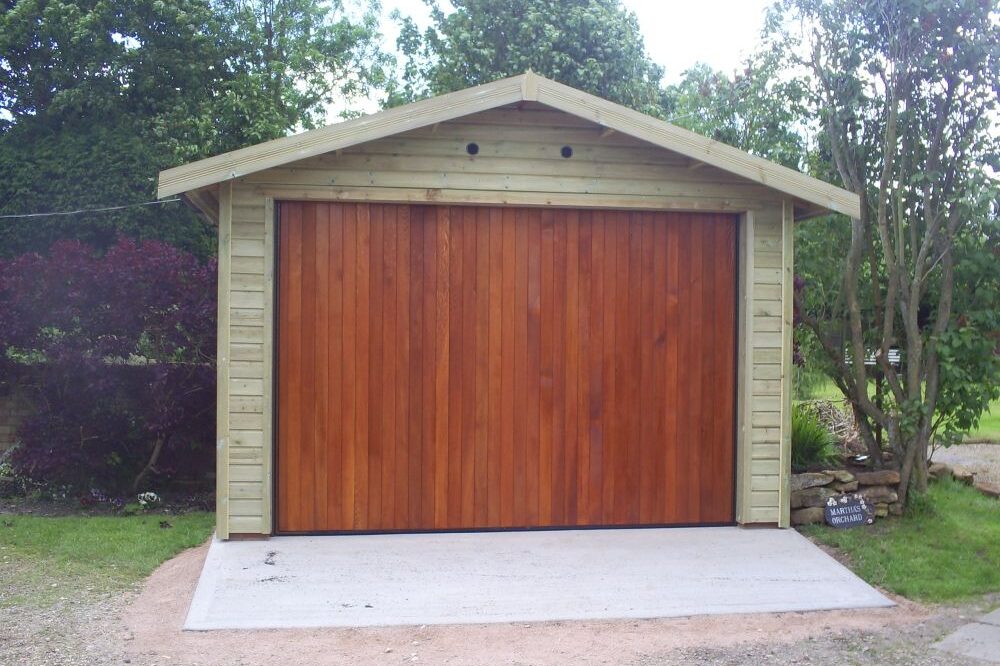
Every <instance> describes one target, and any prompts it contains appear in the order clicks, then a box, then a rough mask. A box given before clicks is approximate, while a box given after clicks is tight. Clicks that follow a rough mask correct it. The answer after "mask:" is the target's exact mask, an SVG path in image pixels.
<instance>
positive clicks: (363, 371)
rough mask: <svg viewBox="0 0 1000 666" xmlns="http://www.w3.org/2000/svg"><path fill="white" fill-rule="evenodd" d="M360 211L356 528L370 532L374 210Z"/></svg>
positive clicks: (358, 217)
mask: <svg viewBox="0 0 1000 666" xmlns="http://www.w3.org/2000/svg"><path fill="white" fill-rule="evenodd" d="M356 211H357V255H356V266H357V288H358V293H357V299H356V300H355V306H356V319H355V322H356V324H357V337H356V342H357V350H358V354H357V368H356V371H357V386H356V387H355V389H354V393H355V396H356V403H357V406H356V418H355V430H354V452H355V453H354V470H355V479H354V521H353V527H354V528H355V529H368V526H369V525H370V524H371V522H370V517H371V513H370V510H369V506H368V479H369V473H368V470H369V466H370V460H369V458H370V456H369V451H370V448H371V430H370V428H369V414H370V413H371V384H370V379H371V377H372V376H373V375H372V371H371V367H372V357H373V352H374V351H377V350H372V345H371V316H372V307H371V249H372V238H371V233H372V225H371V207H370V206H365V205H358V206H357V207H356Z"/></svg>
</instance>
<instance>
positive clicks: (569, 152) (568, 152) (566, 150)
mask: <svg viewBox="0 0 1000 666" xmlns="http://www.w3.org/2000/svg"><path fill="white" fill-rule="evenodd" d="M559 154H560V155H562V156H563V157H565V158H566V159H569V158H571V157H573V148H572V147H570V146H563V147H562V149H561V150H560V151H559Z"/></svg>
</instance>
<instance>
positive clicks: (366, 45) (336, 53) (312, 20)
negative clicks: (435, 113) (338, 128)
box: [213, 0, 391, 149]
mask: <svg viewBox="0 0 1000 666" xmlns="http://www.w3.org/2000/svg"><path fill="white" fill-rule="evenodd" d="M213 5H214V7H215V9H216V11H217V12H218V13H219V15H220V17H221V19H222V21H223V23H224V32H223V35H222V37H223V39H224V43H225V48H226V51H227V60H226V63H227V66H228V67H229V68H231V69H232V72H233V76H232V77H231V80H229V81H227V82H226V84H225V86H224V88H223V90H224V94H223V95H222V97H221V99H220V108H219V111H218V117H219V118H220V120H222V124H221V126H220V128H219V131H220V133H221V134H223V135H230V136H234V137H239V141H240V143H241V144H242V145H247V144H254V143H259V142H261V141H267V140H269V139H273V138H275V137H278V136H281V135H283V134H285V133H286V132H288V131H289V130H293V129H300V128H304V129H312V128H314V127H318V126H321V125H325V124H326V115H327V109H328V107H329V106H331V105H334V104H336V105H339V106H341V107H342V110H343V111H345V112H346V111H347V110H348V109H347V106H348V104H349V103H350V102H351V101H352V100H354V99H356V98H358V97H359V96H364V95H367V94H369V93H370V92H371V91H372V90H373V89H374V88H379V87H381V86H383V85H384V84H385V80H386V73H385V69H386V67H388V65H389V64H390V62H391V58H390V57H389V56H388V55H387V54H385V53H383V52H382V51H381V50H380V49H379V47H378V41H379V37H380V36H379V32H378V3H377V2H372V3H370V4H369V5H367V6H366V7H362V8H361V12H360V16H359V17H358V18H357V19H354V18H352V17H351V16H349V15H348V14H347V12H345V10H344V6H343V3H342V2H341V1H340V0H332V1H329V2H321V1H319V0H278V1H277V2H275V1H273V0H250V1H248V0H214V2H213ZM232 147H238V146H232ZM226 149H229V148H228V147H227V148H226Z"/></svg>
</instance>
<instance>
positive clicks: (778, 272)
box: [217, 110, 791, 539]
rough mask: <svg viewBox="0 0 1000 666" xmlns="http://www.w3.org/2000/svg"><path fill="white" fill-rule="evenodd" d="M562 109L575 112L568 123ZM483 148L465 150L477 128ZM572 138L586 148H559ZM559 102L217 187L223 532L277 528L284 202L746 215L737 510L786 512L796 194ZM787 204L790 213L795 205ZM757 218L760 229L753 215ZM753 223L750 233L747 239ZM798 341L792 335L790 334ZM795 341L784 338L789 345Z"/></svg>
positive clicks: (761, 516)
mask: <svg viewBox="0 0 1000 666" xmlns="http://www.w3.org/2000/svg"><path fill="white" fill-rule="evenodd" d="M560 117H562V118H564V119H565V122H563V120H560ZM473 139H474V140H476V141H477V142H478V146H479V154H478V155H477V157H476V158H475V159H473V158H470V156H469V155H468V154H467V150H466V146H467V144H468V143H470V142H471V141H472V140H473ZM570 144H571V145H572V148H573V151H574V152H573V155H574V156H573V158H572V159H567V158H563V157H561V149H562V147H563V146H566V145H570ZM737 181H738V179H736V178H735V177H733V176H730V175H728V174H724V173H722V172H720V171H718V170H716V169H713V168H711V167H700V166H698V165H696V164H695V165H692V164H690V163H685V161H684V159H683V158H681V157H679V156H677V155H673V154H670V153H668V152H667V151H663V150H660V149H653V148H651V147H649V146H648V145H643V144H640V143H639V142H638V141H636V140H633V139H630V138H628V137H622V136H619V135H614V134H612V135H608V134H607V133H606V132H602V131H601V128H600V127H598V126H596V125H586V124H584V123H582V121H578V120H576V119H572V118H570V117H568V116H560V115H559V114H553V113H552V112H541V111H531V112H528V111H516V110H499V111H493V112H488V113H485V114H478V115H477V116H473V117H469V118H466V119H463V122H456V123H443V124H442V125H441V126H439V127H436V128H428V129H425V130H419V131H417V132H412V133H407V134H402V135H398V136H397V137H392V138H389V139H383V140H379V141H377V142H372V143H369V144H364V145H362V146H358V147H355V148H352V149H348V150H345V151H343V152H342V153H341V154H328V155H325V156H322V157H320V158H312V159H310V160H306V161H303V162H300V163H297V164H295V165H291V166H288V167H282V168H280V169H271V170H267V171H264V172H260V173H258V174H254V175H253V176H250V177H247V178H243V179H237V180H235V181H230V182H229V183H225V184H223V185H222V186H221V191H220V246H219V267H220V282H219V289H220V293H219V297H220V301H219V304H220V316H219V326H220V330H219V368H220V369H219V396H218V397H219V424H218V427H219V434H218V437H219V441H218V444H219V451H218V453H219V464H218V491H219V492H218V516H217V520H218V535H219V537H220V538H224V539H225V538H229V537H230V536H231V535H241V534H247V535H253V534H258V535H259V534H265V535H266V534H270V533H271V532H272V527H273V523H272V521H273V518H272V515H271V511H272V501H273V500H272V474H273V470H272V459H271V455H272V450H271V441H272V426H273V424H272V415H273V401H272V399H273V395H272V359H273V322H274V304H273V294H274V277H273V276H274V269H275V267H274V239H275V234H274V219H273V215H274V203H273V202H274V201H275V200H276V199H279V200H280V199H287V200H295V199H313V200H359V201H365V200H369V201H422V202H427V203H434V202H440V203H456V204H462V203H493V204H496V203H508V204H512V205H561V206H572V205H577V206H591V207H601V208H633V207H634V208H646V209H680V210H706V211H712V210H714V211H723V212H725V211H728V212H733V213H745V214H746V219H747V220H749V221H751V222H752V224H749V225H744V227H743V229H742V230H741V233H742V234H743V235H744V238H743V242H744V243H745V247H746V249H745V256H743V257H741V263H742V265H743V266H744V268H745V270H746V272H745V273H744V275H743V278H742V280H741V282H742V283H743V288H744V289H745V291H746V293H745V294H743V295H742V296H741V298H742V303H741V307H742V308H744V309H745V312H746V313H748V319H747V321H746V322H744V327H743V329H744V330H745V331H746V333H747V336H748V337H746V338H744V340H743V341H741V342H740V345H741V354H742V355H743V356H744V360H743V361H742V362H741V367H740V375H741V379H742V380H743V386H742V388H741V393H742V399H741V405H742V407H743V415H742V416H740V417H739V418H740V419H741V422H740V427H739V434H738V445H737V447H738V465H740V467H741V469H738V471H737V475H738V478H739V479H740V481H739V482H738V484H737V520H738V521H739V522H741V523H769V524H778V523H780V524H782V525H786V524H787V509H786V510H784V511H782V509H780V508H779V507H782V506H783V505H787V501H784V499H783V498H784V497H786V496H787V493H786V490H785V489H786V487H787V476H788V474H787V471H788V453H787V448H788V438H787V433H788V429H787V421H788V407H789V406H790V399H789V393H788V390H787V387H788V384H789V375H788V372H789V370H790V340H791V307H790V293H791V292H790V286H791V263H790V259H791V244H790V234H791V217H790V210H791V208H790V205H788V206H785V204H784V203H783V201H782V197H781V196H780V195H778V194H776V193H774V192H773V191H771V190H767V189H766V188H762V187H760V186H757V185H749V184H746V183H745V182H737ZM786 209H787V210H788V211H789V213H788V214H786V212H785V211H786ZM748 226H749V228H748ZM748 236H752V238H749V237H748ZM786 342H787V346H786ZM783 350H784V351H783Z"/></svg>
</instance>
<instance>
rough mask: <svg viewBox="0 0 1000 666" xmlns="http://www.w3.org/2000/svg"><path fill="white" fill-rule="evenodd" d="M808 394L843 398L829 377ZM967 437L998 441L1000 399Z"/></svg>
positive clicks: (834, 398)
mask: <svg viewBox="0 0 1000 666" xmlns="http://www.w3.org/2000/svg"><path fill="white" fill-rule="evenodd" d="M808 394H809V399H810V400H834V401H837V402H840V401H842V400H843V399H844V394H843V393H841V392H840V389H838V388H837V386H836V385H835V384H834V383H833V381H831V380H829V379H827V380H825V381H823V382H821V383H818V384H816V385H815V386H811V387H809V391H808ZM967 439H969V440H973V441H983V440H986V441H991V442H1000V400H994V401H993V402H991V403H990V407H989V410H987V411H986V412H985V413H984V414H983V416H982V418H981V419H980V420H979V428H977V429H976V430H973V431H972V432H970V433H969V434H968V437H967Z"/></svg>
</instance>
